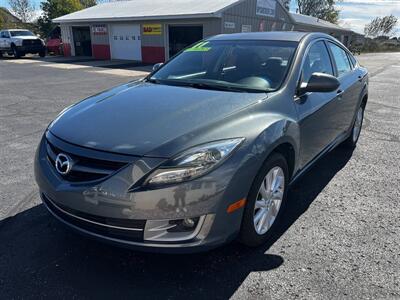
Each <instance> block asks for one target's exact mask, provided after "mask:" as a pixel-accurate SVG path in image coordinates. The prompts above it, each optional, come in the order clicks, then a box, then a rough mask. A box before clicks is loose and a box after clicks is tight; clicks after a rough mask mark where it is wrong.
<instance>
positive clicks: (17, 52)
mask: <svg viewBox="0 0 400 300" xmlns="http://www.w3.org/2000/svg"><path fill="white" fill-rule="evenodd" d="M12 54H13V55H14V58H21V53H20V52H19V51H18V49H17V47H15V46H12Z"/></svg>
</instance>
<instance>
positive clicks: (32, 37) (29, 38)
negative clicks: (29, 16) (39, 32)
mask: <svg viewBox="0 0 400 300" xmlns="http://www.w3.org/2000/svg"><path fill="white" fill-rule="evenodd" d="M12 38H13V39H19V40H38V39H39V38H38V37H37V36H22V35H16V36H13V37H12Z"/></svg>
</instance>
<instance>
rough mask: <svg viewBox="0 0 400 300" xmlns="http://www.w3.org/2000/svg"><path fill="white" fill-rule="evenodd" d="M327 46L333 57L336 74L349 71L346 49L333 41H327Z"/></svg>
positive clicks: (339, 74)
mask: <svg viewBox="0 0 400 300" xmlns="http://www.w3.org/2000/svg"><path fill="white" fill-rule="evenodd" d="M329 48H330V49H331V51H332V54H333V58H334V59H335V62H336V67H337V71H338V76H341V75H343V74H346V73H347V72H350V71H351V69H352V68H351V65H350V61H349V58H348V56H347V53H346V51H344V50H343V49H342V48H340V47H339V46H337V45H335V44H333V43H329Z"/></svg>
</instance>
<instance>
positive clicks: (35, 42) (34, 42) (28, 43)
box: [22, 40, 42, 46]
mask: <svg viewBox="0 0 400 300" xmlns="http://www.w3.org/2000/svg"><path fill="white" fill-rule="evenodd" d="M22 45H24V46H36V45H42V42H41V41H40V40H24V41H22Z"/></svg>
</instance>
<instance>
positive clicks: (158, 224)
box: [144, 216, 205, 242]
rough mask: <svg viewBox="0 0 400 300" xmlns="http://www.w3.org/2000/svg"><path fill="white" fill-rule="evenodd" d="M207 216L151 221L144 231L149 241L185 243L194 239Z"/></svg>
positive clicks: (147, 223) (145, 237)
mask: <svg viewBox="0 0 400 300" xmlns="http://www.w3.org/2000/svg"><path fill="white" fill-rule="evenodd" d="M204 219H205V216H201V217H196V218H186V219H178V220H160V221H157V220H149V221H147V222H146V226H145V229H144V239H145V240H148V241H164V242H168V241H185V240H190V239H192V238H194V237H195V236H196V235H197V234H198V233H199V231H200V229H201V226H202V225H203V222H204Z"/></svg>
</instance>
